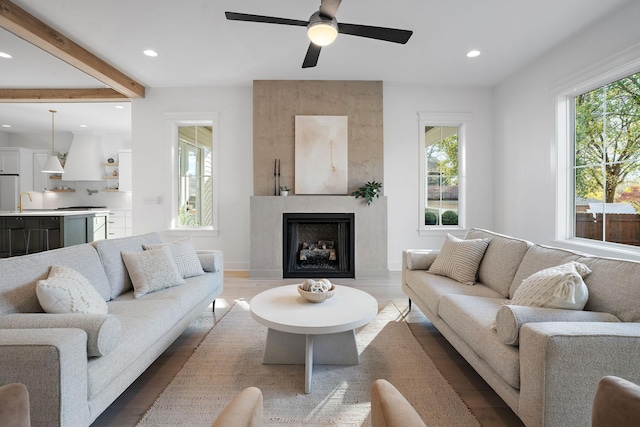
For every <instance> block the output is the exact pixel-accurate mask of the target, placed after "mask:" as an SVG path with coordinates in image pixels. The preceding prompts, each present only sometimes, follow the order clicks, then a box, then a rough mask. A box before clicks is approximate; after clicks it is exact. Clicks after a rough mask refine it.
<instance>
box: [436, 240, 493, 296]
mask: <svg viewBox="0 0 640 427" xmlns="http://www.w3.org/2000/svg"><path fill="white" fill-rule="evenodd" d="M490 240H491V239H487V238H485V239H469V240H463V239H458V238H457V237H455V236H452V235H451V234H447V238H446V239H445V241H444V244H443V245H442V249H440V253H439V254H438V256H437V257H436V259H435V260H434V261H433V264H431V267H429V270H428V271H429V273H433V274H437V275H439V276H446V277H449V278H451V279H453V280H455V281H457V282H460V283H464V284H466V285H473V284H474V283H475V282H476V276H477V274H478V266H479V265H480V261H482V257H483V256H484V253H485V251H486V250H487V247H488V246H489V241H490Z"/></svg>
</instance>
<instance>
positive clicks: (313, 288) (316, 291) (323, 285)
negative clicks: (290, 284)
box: [298, 279, 336, 302]
mask: <svg viewBox="0 0 640 427" xmlns="http://www.w3.org/2000/svg"><path fill="white" fill-rule="evenodd" d="M335 290H336V286H335V285H334V284H333V283H331V282H329V281H328V280H327V279H320V280H313V279H308V280H305V281H304V282H303V283H301V284H299V285H298V293H299V294H300V296H302V297H303V298H305V299H306V300H307V301H310V302H324V301H326V300H328V299H329V298H331V297H332V296H333V294H334V293H335Z"/></svg>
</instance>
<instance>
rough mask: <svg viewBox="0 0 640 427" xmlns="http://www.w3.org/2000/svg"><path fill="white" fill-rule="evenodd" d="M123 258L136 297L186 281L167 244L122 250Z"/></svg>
mask: <svg viewBox="0 0 640 427" xmlns="http://www.w3.org/2000/svg"><path fill="white" fill-rule="evenodd" d="M122 260H123V261H124V265H125V266H126V267H127V271H128V272H129V276H130V277H131V283H133V296H134V297H135V298H139V297H141V296H143V295H145V294H147V293H149V292H155V291H159V290H161V289H165V288H170V287H172V286H176V285H182V284H184V283H185V281H184V279H183V278H182V275H181V274H180V271H178V267H177V266H176V263H175V261H174V260H173V256H172V255H171V251H170V250H169V248H168V247H166V246H163V247H161V248H159V249H150V250H148V251H135V252H128V251H122Z"/></svg>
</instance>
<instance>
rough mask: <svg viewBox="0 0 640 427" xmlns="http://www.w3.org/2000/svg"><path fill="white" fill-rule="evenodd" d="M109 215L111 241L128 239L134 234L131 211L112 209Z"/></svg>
mask: <svg viewBox="0 0 640 427" xmlns="http://www.w3.org/2000/svg"><path fill="white" fill-rule="evenodd" d="M110 211H111V214H110V215H109V239H116V238H118V237H127V236H131V234H132V227H131V225H132V224H131V223H132V212H131V209H111V210H110Z"/></svg>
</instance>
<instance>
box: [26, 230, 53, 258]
mask: <svg viewBox="0 0 640 427" xmlns="http://www.w3.org/2000/svg"><path fill="white" fill-rule="evenodd" d="M32 231H33V232H35V233H40V240H41V241H42V239H44V241H45V243H46V244H45V249H40V251H37V252H41V251H43V250H47V251H48V250H49V229H48V228H30V229H29V232H28V233H27V245H26V249H25V253H26V254H28V253H29V244H30V243H31V232H32ZM40 248H42V244H40Z"/></svg>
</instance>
